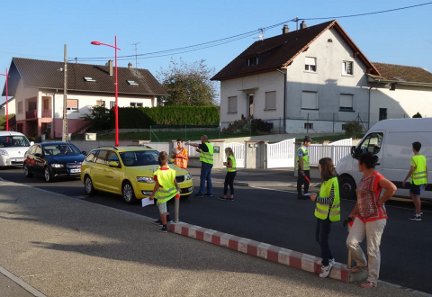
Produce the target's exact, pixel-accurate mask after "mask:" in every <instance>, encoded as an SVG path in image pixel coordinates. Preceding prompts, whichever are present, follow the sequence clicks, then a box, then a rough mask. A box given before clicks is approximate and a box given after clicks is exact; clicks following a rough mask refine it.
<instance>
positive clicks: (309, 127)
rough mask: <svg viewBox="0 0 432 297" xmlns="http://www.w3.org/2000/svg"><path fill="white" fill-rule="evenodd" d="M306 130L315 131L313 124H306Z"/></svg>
mask: <svg viewBox="0 0 432 297" xmlns="http://www.w3.org/2000/svg"><path fill="white" fill-rule="evenodd" d="M304 128H305V129H313V123H304Z"/></svg>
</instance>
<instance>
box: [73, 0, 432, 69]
mask: <svg viewBox="0 0 432 297" xmlns="http://www.w3.org/2000/svg"><path fill="white" fill-rule="evenodd" d="M427 5H432V1H428V2H424V3H419V4H415V5H409V6H403V7H398V8H392V9H386V10H378V11H371V12H364V13H357V14H348V15H339V16H328V17H310V18H298V17H295V18H293V19H290V20H286V21H283V22H279V23H277V24H273V25H270V26H267V27H263V28H259V29H257V30H251V31H248V32H244V33H240V34H236V35H233V36H229V37H224V38H219V39H216V40H211V41H207V42H202V43H198V44H193V45H189V46H183V47H177V48H172V49H166V50H159V51H154V52H147V53H141V54H138V53H137V52H135V55H123V56H118V60H126V59H129V58H133V57H134V58H135V59H136V61H137V60H138V58H139V59H152V58H159V57H165V56H171V55H179V54H183V53H189V52H194V51H199V50H203V49H208V48H212V47H216V46H220V45H223V44H227V43H231V42H235V41H238V40H241V39H245V38H248V37H251V36H253V35H255V34H257V33H258V34H259V36H260V35H263V34H264V31H267V30H270V29H273V28H275V27H278V26H281V25H284V24H287V23H289V22H298V21H300V20H305V21H312V20H329V19H342V18H352V17H360V16H368V15H376V14H383V13H389V12H395V11H401V10H406V9H411V8H417V7H421V6H427ZM108 59H112V56H109V57H82V58H78V60H79V61H106V60H108Z"/></svg>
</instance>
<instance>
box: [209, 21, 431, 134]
mask: <svg viewBox="0 0 432 297" xmlns="http://www.w3.org/2000/svg"><path fill="white" fill-rule="evenodd" d="M212 79H213V80H218V81H220V82H221V91H220V94H221V99H220V102H221V108H220V116H221V126H222V127H226V126H228V125H229V123H231V122H233V121H235V120H239V119H241V118H242V117H246V118H247V117H252V118H257V119H258V118H259V119H262V120H265V121H267V122H271V123H273V128H274V130H275V131H279V132H284V131H285V132H288V133H322V132H342V131H343V129H344V124H345V123H347V122H349V121H353V120H356V121H360V122H362V123H363V125H364V127H365V128H367V127H369V126H370V125H372V124H374V123H375V122H376V121H378V120H380V119H384V118H401V117H411V116H412V115H414V114H415V113H417V112H420V113H421V114H422V115H424V116H432V104H429V103H430V102H432V74H431V73H430V72H428V71H426V70H424V69H421V68H416V67H405V66H398V65H389V64H382V63H372V62H370V61H369V60H368V59H367V58H366V56H365V55H364V54H363V53H362V52H361V50H360V49H359V48H358V47H357V46H356V44H355V43H354V42H353V41H352V39H351V38H350V37H349V36H348V34H347V33H346V32H345V31H344V30H343V29H342V27H341V26H340V25H339V24H338V23H337V21H330V22H326V23H322V24H318V25H315V26H311V27H307V26H306V24H305V23H304V22H303V23H302V25H301V28H300V29H299V30H297V31H292V32H289V30H288V26H286V25H285V26H284V27H283V30H282V34H281V35H278V36H275V37H271V38H268V39H264V40H260V41H256V42H254V43H253V44H252V45H251V46H249V47H248V48H247V49H246V50H245V51H243V52H242V53H241V54H240V55H239V56H237V57H236V58H235V59H234V60H233V61H231V62H230V63H229V64H228V65H227V66H225V67H224V68H223V69H222V70H220V71H219V72H218V73H217V74H216V75H215V76H214V77H213V78H212Z"/></svg>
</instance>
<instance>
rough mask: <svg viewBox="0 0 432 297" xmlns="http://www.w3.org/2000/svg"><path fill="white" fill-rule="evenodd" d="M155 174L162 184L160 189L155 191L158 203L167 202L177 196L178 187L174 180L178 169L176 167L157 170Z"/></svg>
mask: <svg viewBox="0 0 432 297" xmlns="http://www.w3.org/2000/svg"><path fill="white" fill-rule="evenodd" d="M154 175H155V176H156V178H157V181H158V183H159V185H160V187H159V189H158V190H157V191H156V193H155V198H156V199H157V203H158V204H160V203H165V202H167V201H168V200H170V199H172V198H174V197H175V195H176V194H177V188H176V186H175V183H174V180H175V178H176V171H175V170H174V169H171V168H169V169H161V168H159V169H158V170H156V171H155V173H154Z"/></svg>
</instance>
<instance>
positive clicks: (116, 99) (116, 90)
mask: <svg viewBox="0 0 432 297" xmlns="http://www.w3.org/2000/svg"><path fill="white" fill-rule="evenodd" d="M91 44H93V45H105V46H108V47H111V48H113V49H114V68H115V83H114V85H115V104H114V118H115V146H118V145H119V123H118V71H117V70H118V69H117V51H118V50H120V49H119V48H118V47H117V35H114V45H111V44H107V43H103V42H100V41H92V42H91Z"/></svg>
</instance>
